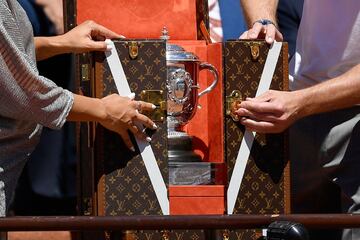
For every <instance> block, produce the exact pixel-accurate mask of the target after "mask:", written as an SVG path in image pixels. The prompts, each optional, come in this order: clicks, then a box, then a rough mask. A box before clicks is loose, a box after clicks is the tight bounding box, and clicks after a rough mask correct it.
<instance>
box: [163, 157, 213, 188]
mask: <svg viewBox="0 0 360 240" xmlns="http://www.w3.org/2000/svg"><path fill="white" fill-rule="evenodd" d="M212 170H213V169H212V166H211V163H209V162H172V163H169V184H170V185H210V184H213V183H214V179H213V176H214V174H213V173H212Z"/></svg>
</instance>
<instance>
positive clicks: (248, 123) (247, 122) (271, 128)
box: [240, 118, 280, 133]
mask: <svg viewBox="0 0 360 240" xmlns="http://www.w3.org/2000/svg"><path fill="white" fill-rule="evenodd" d="M240 122H241V124H243V125H244V126H245V127H246V129H247V130H249V131H253V132H258V133H278V132H280V130H279V129H277V128H276V126H275V124H274V123H272V122H263V121H255V120H253V119H249V118H242V119H241V120H240Z"/></svg>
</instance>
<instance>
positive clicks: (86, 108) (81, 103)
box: [67, 94, 107, 122]
mask: <svg viewBox="0 0 360 240" xmlns="http://www.w3.org/2000/svg"><path fill="white" fill-rule="evenodd" d="M106 116H107V114H106V110H105V107H104V104H103V102H102V101H101V99H98V98H90V97H85V96H81V95H77V94H74V103H73V106H72V108H71V110H70V113H69V115H68V117H67V121H98V122H99V121H102V120H104V119H106Z"/></svg>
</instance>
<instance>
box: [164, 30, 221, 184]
mask: <svg viewBox="0 0 360 240" xmlns="http://www.w3.org/2000/svg"><path fill="white" fill-rule="evenodd" d="M162 38H163V39H168V35H167V31H166V30H165V29H164V31H163V36H162ZM166 62H167V72H168V77H167V82H166V85H167V91H168V103H167V122H168V159H169V176H170V184H182V185H188V184H207V183H208V181H209V174H211V164H210V163H207V162H202V161H201V157H200V156H199V155H197V154H196V153H195V152H194V151H193V146H192V137H191V136H189V134H187V133H186V132H184V131H183V130H182V128H183V126H184V125H186V124H187V123H188V122H189V121H190V120H191V119H192V118H193V116H194V115H195V113H196V111H197V109H198V107H199V104H198V100H199V98H200V97H202V96H204V95H205V94H207V93H209V92H211V91H212V90H213V89H214V88H215V86H216V85H217V82H218V76H219V74H218V71H217V69H216V68H215V67H214V66H213V65H211V64H209V63H206V62H201V61H200V60H199V58H198V57H197V56H196V55H195V54H193V53H191V52H186V51H185V50H184V48H182V47H180V46H178V45H174V44H170V43H167V45H166ZM202 70H208V71H210V72H211V73H212V74H213V76H214V81H213V82H212V84H211V85H210V86H208V87H207V88H206V89H205V90H203V91H202V92H200V93H199V85H198V81H199V72H200V71H202ZM205 130H206V129H204V131H205Z"/></svg>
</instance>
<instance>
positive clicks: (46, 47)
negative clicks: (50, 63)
mask: <svg viewBox="0 0 360 240" xmlns="http://www.w3.org/2000/svg"><path fill="white" fill-rule="evenodd" d="M34 41H35V51H36V60H37V61H41V60H44V59H47V58H50V57H53V56H56V55H59V54H63V53H69V52H71V48H70V46H67V43H66V41H65V40H64V38H63V36H62V35H59V36H54V37H35V38H34Z"/></svg>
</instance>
